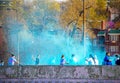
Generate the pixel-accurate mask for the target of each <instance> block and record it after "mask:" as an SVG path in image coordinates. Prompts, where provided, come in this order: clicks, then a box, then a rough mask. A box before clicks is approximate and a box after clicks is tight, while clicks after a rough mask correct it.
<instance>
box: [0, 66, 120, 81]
mask: <svg viewBox="0 0 120 83" xmlns="http://www.w3.org/2000/svg"><path fill="white" fill-rule="evenodd" d="M17 78H20V79H27V78H33V79H93V80H94V79H95V80H96V79H98V80H108V79H111V80H119V79H120V66H11V67H10V66H3V67H0V79H17Z"/></svg>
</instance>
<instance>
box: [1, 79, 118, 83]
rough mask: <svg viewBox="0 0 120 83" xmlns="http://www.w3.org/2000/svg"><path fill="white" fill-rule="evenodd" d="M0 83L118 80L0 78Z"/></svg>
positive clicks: (109, 82)
mask: <svg viewBox="0 0 120 83" xmlns="http://www.w3.org/2000/svg"><path fill="white" fill-rule="evenodd" d="M0 83H120V80H92V79H27V78H26V79H0Z"/></svg>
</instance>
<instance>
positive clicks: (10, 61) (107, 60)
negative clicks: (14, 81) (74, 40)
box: [0, 52, 120, 66]
mask: <svg viewBox="0 0 120 83" xmlns="http://www.w3.org/2000/svg"><path fill="white" fill-rule="evenodd" d="M32 59H33V60H34V62H35V65H39V62H40V60H39V59H40V55H37V56H36V57H34V56H32ZM74 62H77V59H76V58H75V55H74V54H72V56H71V59H70V60H69V61H68V62H67V61H66V60H65V56H64V55H62V56H61V59H60V65H62V66H63V65H66V64H70V65H71V64H72V63H74ZM15 63H17V64H19V62H18V61H17V60H16V58H15V55H13V54H11V56H10V57H9V59H8V65H9V66H12V65H15ZM85 64H86V65H99V61H98V59H97V56H96V55H95V56H93V55H92V54H90V55H89V58H86V59H85ZM115 64H116V65H120V57H119V55H115ZM3 65H4V61H3V60H1V61H0V66H3ZM72 65H74V64H72ZM102 65H112V60H111V55H110V53H108V52H107V53H106V55H105V57H104V59H103V63H102Z"/></svg>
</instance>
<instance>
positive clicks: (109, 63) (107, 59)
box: [103, 52, 112, 65]
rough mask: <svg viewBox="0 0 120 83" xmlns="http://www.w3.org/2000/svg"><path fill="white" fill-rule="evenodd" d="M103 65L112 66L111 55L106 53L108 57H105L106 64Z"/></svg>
mask: <svg viewBox="0 0 120 83" xmlns="http://www.w3.org/2000/svg"><path fill="white" fill-rule="evenodd" d="M103 65H112V61H111V60H110V53H108V52H107V53H106V56H105V57H104V63H103Z"/></svg>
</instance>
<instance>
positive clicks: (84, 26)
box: [82, 0, 86, 57]
mask: <svg viewBox="0 0 120 83" xmlns="http://www.w3.org/2000/svg"><path fill="white" fill-rule="evenodd" d="M85 28H86V24H85V0H83V33H82V34H83V46H84V57H85V56H86V48H85V45H86V43H85Z"/></svg>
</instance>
